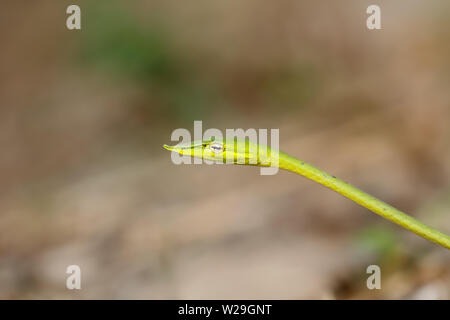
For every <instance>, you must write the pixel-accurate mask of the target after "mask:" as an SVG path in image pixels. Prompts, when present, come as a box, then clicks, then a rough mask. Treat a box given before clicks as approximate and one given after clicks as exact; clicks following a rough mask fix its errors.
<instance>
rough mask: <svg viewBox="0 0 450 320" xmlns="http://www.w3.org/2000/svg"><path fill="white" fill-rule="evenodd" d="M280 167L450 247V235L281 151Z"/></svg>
mask: <svg viewBox="0 0 450 320" xmlns="http://www.w3.org/2000/svg"><path fill="white" fill-rule="evenodd" d="M279 167H280V168H281V169H285V170H288V171H291V172H295V173H297V174H300V175H302V176H304V177H306V178H308V179H311V180H314V181H315V182H318V183H320V184H322V185H324V186H325V187H327V188H330V189H332V190H334V191H336V192H338V193H340V194H341V195H343V196H344V197H347V198H349V199H351V200H353V201H355V202H356V203H358V204H360V205H362V206H363V207H365V208H367V209H369V210H370V211H373V212H375V213H376V214H378V215H380V216H382V217H383V218H386V219H388V220H390V221H392V222H394V223H396V224H398V225H400V226H402V227H403V228H406V229H408V230H411V231H412V232H414V233H416V234H418V235H419V236H421V237H423V238H426V239H428V240H430V241H433V242H435V243H437V244H440V245H441V246H443V247H445V248H447V249H450V237H449V236H448V235H446V234H443V233H441V232H439V231H438V230H436V229H433V228H431V227H429V226H427V225H425V224H423V223H421V222H419V221H417V220H416V219H414V218H413V217H411V216H409V215H407V214H406V213H404V212H401V211H400V210H397V209H395V208H394V207H392V206H390V205H389V204H387V203H385V202H383V201H381V200H379V199H377V198H375V197H373V196H371V195H370V194H367V193H365V192H364V191H362V190H360V189H358V188H356V187H354V186H352V185H350V184H348V183H346V182H345V181H342V180H340V179H338V178H336V177H334V176H331V175H329V174H328V173H326V172H324V171H322V170H320V169H318V168H316V167H314V166H313V165H310V164H308V163H306V162H304V161H301V160H298V159H296V158H294V157H292V156H289V155H287V154H284V153H281V152H280V153H279Z"/></svg>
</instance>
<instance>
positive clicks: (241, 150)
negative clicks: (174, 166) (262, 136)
mask: <svg viewBox="0 0 450 320" xmlns="http://www.w3.org/2000/svg"><path fill="white" fill-rule="evenodd" d="M163 147H164V148H165V149H167V150H169V151H172V152H176V153H179V154H180V155H187V156H191V157H195V158H201V159H203V160H211V161H214V162H217V163H231V164H246V165H259V166H264V165H265V164H264V162H263V161H261V159H262V157H261V156H260V154H259V152H260V146H259V145H258V144H256V143H252V142H249V141H248V140H237V139H232V140H225V139H215V138H214V137H213V138H211V139H209V140H198V141H193V142H190V143H184V144H183V143H181V144H177V145H175V146H168V145H164V146H163Z"/></svg>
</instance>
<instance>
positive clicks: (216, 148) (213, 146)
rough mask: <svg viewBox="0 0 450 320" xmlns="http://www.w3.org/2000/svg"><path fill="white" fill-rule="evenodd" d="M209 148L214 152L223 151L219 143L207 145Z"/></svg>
mask: <svg viewBox="0 0 450 320" xmlns="http://www.w3.org/2000/svg"><path fill="white" fill-rule="evenodd" d="M209 148H210V149H211V151H212V152H214V153H215V154H218V153H220V152H222V151H223V145H221V144H220V143H213V144H211V145H210V146H209Z"/></svg>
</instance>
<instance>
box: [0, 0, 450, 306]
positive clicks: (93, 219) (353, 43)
mask: <svg viewBox="0 0 450 320" xmlns="http://www.w3.org/2000/svg"><path fill="white" fill-rule="evenodd" d="M375 2H376V4H378V5H380V7H381V23H382V30H374V31H369V30H367V28H366V18H367V16H368V15H367V14H366V8H367V7H368V6H369V5H370V4H375ZM375 2H374V1H360V0H351V1H345V3H343V2H342V3H341V2H337V1H331V0H330V1H312V0H308V1H300V0H279V1H255V0H247V1H238V0H229V1H206V0H199V1H193V2H192V1H191V2H180V1H175V0H148V1H144V0H138V1H132V2H131V1H130V2H125V1H93V0H92V1H76V0H73V1H61V0H58V1H56V0H55V1H52V0H45V1H31V2H30V1H23V0H21V1H3V2H2V3H1V5H0V8H1V9H0V40H1V49H0V71H1V72H0V143H1V151H2V152H1V156H0V298H3V299H11V298H21V299H37V298H39V299H57V298H58V299H87V298H94V299H110V298H111V299H119V298H121V299H146V298H149V299H217V298H221V299H228V298H235V299H242V298H254V299H282V298H283V299H304V298H313V299H357V298H360V299H449V298H450V253H449V251H448V250H445V249H443V248H441V247H438V246H437V245H434V244H431V243H429V242H428V241H425V240H423V239H422V238H419V237H418V236H416V235H414V234H412V233H410V232H408V231H406V230H403V229H401V228H399V227H397V226H396V225H393V224H392V223H390V222H388V221H386V220H384V219H382V218H380V217H378V216H377V215H375V214H373V213H371V212H369V211H368V210H366V209H364V208H362V207H360V206H358V205H356V204H355V203H353V202H351V201H349V200H347V199H345V198H343V197H341V196H340V195H338V194H336V193H334V192H332V191H330V190H328V189H325V188H324V187H322V186H320V185H317V184H315V183H313V182H311V181H309V180H307V179H305V178H302V177H299V176H296V175H294V174H291V173H288V172H279V173H278V174H277V175H275V176H261V175H260V174H259V169H258V168H252V167H244V166H208V165H191V166H189V165H185V166H176V165H174V164H173V163H172V162H171V159H170V154H169V153H168V152H167V151H165V150H164V149H163V148H162V144H164V143H168V144H171V143H172V142H171V141H170V135H171V133H172V131H173V130H174V129H177V128H186V129H188V130H190V131H191V132H192V130H193V121H194V120H202V121H203V128H204V129H207V128H218V129H221V130H225V129H226V128H244V129H247V128H267V129H271V128H279V129H280V148H281V149H282V150H284V151H286V152H288V153H290V154H292V155H294V156H296V157H299V158H301V159H302V160H305V161H308V162H311V163H313V164H315V165H317V166H318V167H320V168H323V169H324V170H326V171H327V172H329V173H330V174H334V175H336V176H338V177H341V178H342V179H344V180H346V181H349V182H350V183H352V184H354V185H356V186H358V187H360V188H362V189H363V190H365V191H367V192H369V193H371V194H373V195H375V196H377V197H379V198H381V199H383V200H384V201H386V202H388V203H390V204H392V205H394V206H396V207H398V208H399V209H402V210H404V211H406V212H408V213H409V214H411V215H413V216H415V217H417V218H419V219H420V220H421V221H423V222H424V223H426V224H429V225H431V226H435V227H437V228H439V229H440V230H441V231H443V232H445V233H447V234H449V233H450V182H449V181H450V161H449V159H450V125H449V121H450V90H449V84H450V59H449V57H450V42H449V36H450V20H449V16H450V3H448V1H445V0H442V1H438V0H433V1H426V2H425V1H415V0H414V1H411V0H402V1H395V2H392V1H383V0H378V1H375ZM70 4H77V5H79V6H80V7H81V25H82V29H81V30H72V31H71V30H68V29H67V28H66V19H67V17H68V15H67V14H66V8H67V6H68V5H70ZM72 264H76V265H79V266H80V267H81V286H82V289H81V290H68V289H66V278H67V277H68V275H67V274H66V273H65V272H66V268H67V266H69V265H72ZM372 264H376V265H379V266H380V267H381V271H382V277H381V280H382V289H381V290H368V289H367V287H366V279H367V277H368V276H369V275H368V274H366V268H367V266H369V265H372Z"/></svg>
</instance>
